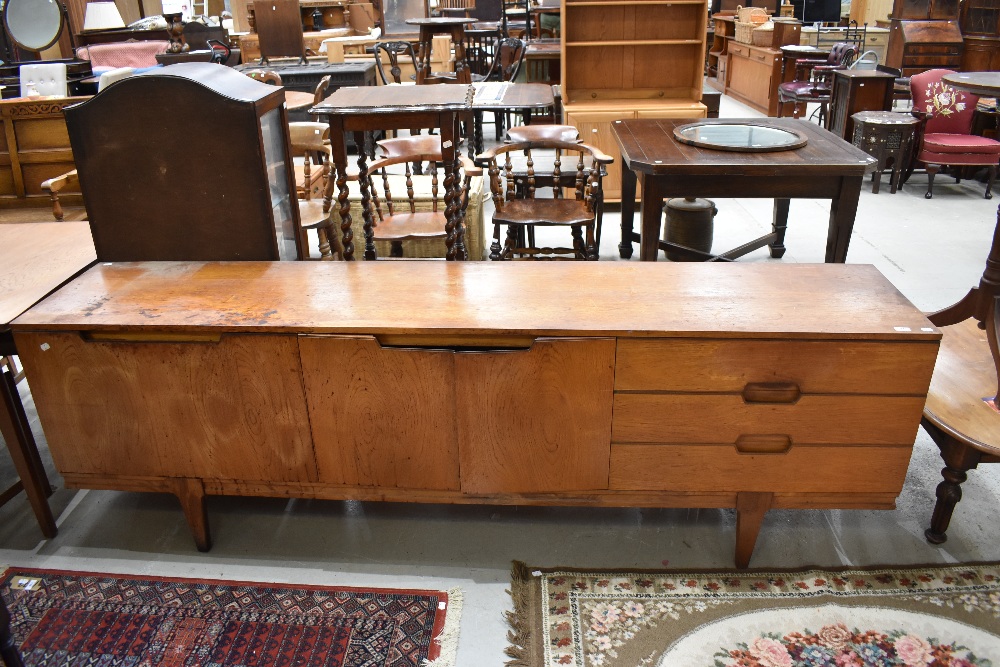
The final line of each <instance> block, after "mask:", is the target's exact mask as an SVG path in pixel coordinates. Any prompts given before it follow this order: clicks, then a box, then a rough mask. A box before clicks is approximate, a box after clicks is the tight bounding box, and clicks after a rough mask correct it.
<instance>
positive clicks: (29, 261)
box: [0, 222, 97, 329]
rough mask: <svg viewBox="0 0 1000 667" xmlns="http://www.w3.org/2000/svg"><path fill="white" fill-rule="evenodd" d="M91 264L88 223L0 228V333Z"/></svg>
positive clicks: (55, 223)
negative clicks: (12, 321)
mask: <svg viewBox="0 0 1000 667" xmlns="http://www.w3.org/2000/svg"><path fill="white" fill-rule="evenodd" d="M95 261H97V253H96V252H95V250H94V241H93V239H92V238H91V236H90V223H88V222H20V223H11V224H5V225H0V329H5V328H6V327H7V324H8V323H9V322H10V321H11V320H13V319H14V318H15V317H17V316H18V315H20V314H21V313H23V312H24V311H25V310H27V309H28V308H30V307H31V306H32V305H33V304H35V303H37V302H38V301H39V300H41V299H42V298H44V297H45V295H46V294H48V293H49V292H51V291H52V290H54V289H55V288H56V287H58V286H59V285H61V284H62V283H63V282H65V281H66V280H68V279H69V278H71V277H73V276H74V275H76V274H77V273H79V272H80V271H81V270H83V269H85V268H86V267H87V266H89V265H90V264H92V263H93V262H95Z"/></svg>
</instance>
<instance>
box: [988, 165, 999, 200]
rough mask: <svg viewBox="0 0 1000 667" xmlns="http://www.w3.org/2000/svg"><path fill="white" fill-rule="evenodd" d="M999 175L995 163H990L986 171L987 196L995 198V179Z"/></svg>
mask: <svg viewBox="0 0 1000 667" xmlns="http://www.w3.org/2000/svg"><path fill="white" fill-rule="evenodd" d="M996 175H997V166H996V165H995V164H993V165H990V166H989V168H988V170H987V171H986V198H987V199H993V179H994V178H996Z"/></svg>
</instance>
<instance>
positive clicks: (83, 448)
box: [17, 333, 316, 481]
mask: <svg viewBox="0 0 1000 667" xmlns="http://www.w3.org/2000/svg"><path fill="white" fill-rule="evenodd" d="M17 343H18V352H19V354H20V356H21V359H22V360H23V361H24V365H25V367H26V369H27V368H28V367H30V369H31V370H30V371H26V372H27V374H28V381H29V382H30V383H31V391H32V394H33V395H34V398H35V405H36V407H37V409H38V415H39V418H40V419H41V422H42V424H43V425H44V429H45V435H46V437H47V439H48V443H49V449H50V451H51V452H52V457H53V459H54V460H55V462H56V465H57V466H58V468H59V470H60V471H65V472H73V473H88V472H90V473H97V472H105V473H107V472H110V471H116V472H117V473H118V474H121V475H151V476H167V477H192V478H221V479H244V480H275V481H291V480H315V479H316V473H315V470H316V462H315V461H314V460H313V454H312V445H311V440H310V433H309V418H308V415H307V413H306V402H305V396H304V394H303V390H302V383H301V380H300V379H299V378H300V375H301V371H300V369H299V355H298V343H297V340H296V337H295V336H280V335H278V336H238V335H236V336H224V337H222V339H221V340H220V341H218V342H208V341H196V342H148V341H138V342H125V341H122V342H91V341H87V340H85V339H84V338H82V337H81V336H79V335H77V334H69V333H63V334H56V333H35V334H25V335H22V336H18V339H17Z"/></svg>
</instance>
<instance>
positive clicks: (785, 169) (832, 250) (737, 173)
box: [611, 118, 875, 262]
mask: <svg viewBox="0 0 1000 667" xmlns="http://www.w3.org/2000/svg"><path fill="white" fill-rule="evenodd" d="M693 122H706V123H732V122H739V121H738V120H736V119H731V118H727V119H725V120H719V119H709V120H703V119H697V118H693V119H661V120H645V119H640V120H619V121H615V122H614V123H612V124H611V129H612V131H613V132H614V136H615V140H616V141H617V142H618V146H619V148H620V149H621V156H622V162H623V169H622V240H621V244H620V245H619V246H618V249H619V252H620V254H621V257H622V258H623V259H627V258H629V257H631V256H632V243H633V242H634V241H638V242H639V259H641V260H643V261H650V262H655V261H656V258H657V254H658V252H659V250H660V248H661V247H662V248H665V247H666V245H667V244H666V243H665V242H662V241H660V227H661V222H662V219H663V200H664V199H665V198H667V197H766V198H773V199H774V218H773V223H772V232H771V233H770V234H767V235H765V236H762V237H760V238H759V239H755V240H754V241H751V242H749V243H746V244H744V245H742V246H740V247H739V248H734V249H733V250H731V251H729V252H725V253H722V254H721V255H718V256H714V257H715V258H716V259H722V260H728V259H735V258H736V257H741V256H743V255H745V254H746V253H748V252H750V251H751V250H756V249H757V248H761V247H763V246H764V245H768V246H769V247H770V250H771V257H774V258H780V257H781V256H782V255H784V254H785V245H784V241H785V229H786V227H787V225H788V208H789V202H790V200H791V199H793V198H813V199H829V200H830V201H831V204H830V221H829V232H828V233H827V240H826V261H827V262H843V261H844V260H845V258H846V257H847V248H848V245H849V244H850V241H851V233H852V231H853V229H854V217H855V215H856V214H857V210H858V197H859V196H860V194H861V181H862V179H863V178H864V175H865V173H867V172H868V171H870V170H871V168H872V167H873V165H874V164H875V160H874V159H873V158H872V157H871V156H869V155H868V154H867V153H865V152H864V151H862V150H861V149H859V148H855V147H854V146H852V145H851V144H849V143H847V142H846V141H844V140H843V139H841V138H840V137H837V136H836V135H834V134H831V133H830V132H828V131H826V130H824V129H823V128H821V127H819V126H818V125H815V124H813V123H810V122H808V121H804V120H796V119H792V118H768V119H748V120H747V121H746V122H751V123H756V124H760V123H761V122H764V123H766V124H767V125H769V126H773V127H778V128H787V129H794V130H798V131H799V132H801V133H803V134H804V135H806V137H807V138H808V143H807V144H806V145H805V146H803V147H802V148H799V149H796V150H788V151H780V152H773V153H743V152H732V151H721V150H711V149H707V148H698V147H695V146H688V145H685V144H682V143H680V142H678V141H677V140H675V139H674V135H673V132H674V128H675V127H678V126H680V125H685V124H687V123H693ZM637 182H638V183H641V184H642V203H641V215H642V217H641V221H642V222H641V227H640V233H638V234H637V233H635V232H634V231H633V216H634V212H635V192H636V183H637Z"/></svg>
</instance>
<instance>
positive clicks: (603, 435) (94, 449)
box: [13, 262, 940, 566]
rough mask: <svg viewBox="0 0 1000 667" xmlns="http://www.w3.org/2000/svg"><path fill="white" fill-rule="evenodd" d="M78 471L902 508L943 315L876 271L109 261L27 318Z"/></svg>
mask: <svg viewBox="0 0 1000 667" xmlns="http://www.w3.org/2000/svg"><path fill="white" fill-rule="evenodd" d="M13 330H14V334H15V338H16V341H17V348H18V350H19V351H20V352H21V358H22V360H23V363H24V368H25V371H26V373H27V375H28V380H29V383H30V386H31V391H32V394H33V396H34V399H35V403H36V405H37V409H38V413H39V417H40V419H41V423H42V426H43V428H44V431H45V434H46V437H47V439H48V443H49V448H50V450H51V452H52V456H53V459H54V460H55V462H56V465H57V466H58V468H59V470H60V472H61V473H62V475H63V477H64V479H65V482H66V484H67V485H68V486H69V487H73V488H89V489H118V490H124V491H159V492H170V493H174V494H176V495H177V496H178V498H179V499H180V501H181V505H182V507H183V509H184V512H185V515H186V517H187V519H188V522H189V524H190V526H191V529H192V531H193V533H194V537H195V541H196V543H197V546H198V547H199V548H200V549H203V550H204V549H208V548H209V547H210V544H211V543H210V536H209V530H208V520H207V513H206V508H205V496H206V495H214V494H222V495H250V496H276V497H308V498H329V499H358V500H392V501H410V502H428V503H501V504H526V505H535V504H555V505H591V506H615V507H622V506H649V507H715V508H726V507H729V508H732V507H735V508H736V509H737V517H738V518H737V538H736V541H737V546H736V561H737V564H738V565H740V566H746V565H747V563H748V562H749V560H750V556H751V553H752V551H753V546H754V543H755V541H756V538H757V533H758V530H759V528H760V525H761V522H762V520H763V518H764V515H765V513H766V512H767V510H768V509H769V508H878V509H890V508H892V507H894V502H895V499H896V497H897V495H898V494H899V492H900V490H901V488H902V484H903V479H904V477H905V475H906V469H907V465H908V463H909V460H910V453H911V449H912V446H913V442H914V438H915V435H916V430H917V425H918V424H919V422H920V416H921V411H922V409H923V405H924V399H925V396H926V393H927V388H928V384H929V382H930V377H931V373H932V370H933V366H934V361H935V357H936V355H937V350H938V345H939V340H940V332H939V331H938V330H937V329H935V328H934V327H933V326H931V325H930V323H928V321H927V320H926V319H925V318H924V316H923V314H922V313H921V312H920V311H918V310H917V309H916V308H915V307H913V306H912V305H911V304H910V303H909V302H908V301H907V300H906V299H905V298H904V297H903V296H902V295H901V294H900V293H899V292H897V291H896V290H895V288H893V287H892V285H891V284H890V283H889V282H888V281H887V280H886V279H885V278H884V277H883V276H882V275H881V274H880V273H878V271H877V270H876V269H875V268H874V267H871V266H864V265H804V264H795V265H780V266H774V265H760V264H740V265H732V266H717V265H711V264H665V263H656V264H654V263H622V262H612V263H603V262H602V263H579V264H572V265H568V264H551V263H537V264H536V263H528V264H523V263H516V264H513V265H505V266H498V265H493V264H482V263H450V262H449V263H444V262H385V263H360V262H359V263H353V264H348V263H310V262H273V263H266V262H261V263H256V262H240V263H197V262H155V263H133V264H129V263H121V264H118V263H116V264H100V265H97V266H95V267H93V268H92V269H91V270H89V271H88V272H87V273H85V274H84V275H82V276H81V277H79V278H77V279H76V280H75V281H73V282H72V283H70V284H69V285H68V286H66V287H64V288H63V289H61V290H60V291H59V292H57V293H56V294H54V295H53V296H51V297H49V298H48V299H46V300H45V301H43V302H42V303H40V304H38V305H36V306H35V307H34V308H33V309H31V310H30V311H29V312H28V313H26V314H25V315H23V316H22V317H20V318H19V319H18V320H16V321H15V322H14V324H13Z"/></svg>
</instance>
